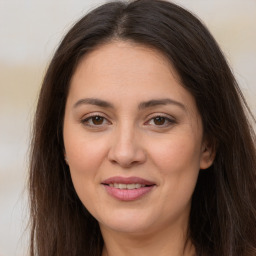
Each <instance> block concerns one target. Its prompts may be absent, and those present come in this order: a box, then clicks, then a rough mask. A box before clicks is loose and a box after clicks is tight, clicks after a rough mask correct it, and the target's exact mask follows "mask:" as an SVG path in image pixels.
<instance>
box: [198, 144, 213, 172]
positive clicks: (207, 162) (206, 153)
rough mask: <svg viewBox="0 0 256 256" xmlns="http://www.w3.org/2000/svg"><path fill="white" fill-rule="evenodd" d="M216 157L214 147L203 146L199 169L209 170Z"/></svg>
mask: <svg viewBox="0 0 256 256" xmlns="http://www.w3.org/2000/svg"><path fill="white" fill-rule="evenodd" d="M215 155H216V150H215V147H213V146H210V145H205V144H204V145H203V146H202V152H201V159H200V169H207V168H209V167H210V166H211V165H212V163H213V161H214V159H215Z"/></svg>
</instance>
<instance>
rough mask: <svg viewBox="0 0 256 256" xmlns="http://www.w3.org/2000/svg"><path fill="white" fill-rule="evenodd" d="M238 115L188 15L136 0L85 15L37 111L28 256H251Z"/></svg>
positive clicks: (226, 78)
mask: <svg viewBox="0 0 256 256" xmlns="http://www.w3.org/2000/svg"><path fill="white" fill-rule="evenodd" d="M245 111H247V112H248V107H247V105H246V102H245V100H244V98H243V96H242V94H241V92H240V90H239V87H238V85H237V83H236V81H235V79H234V77H233V75H232V73H231V71H230V69H229V67H228V65H227V63H226V61H225V59H224V57H223V55H222V53H221V51H220V49H219V47H218V45H217V44H216V42H215V40H214V39H213V38H212V36H211V35H210V33H209V32H208V31H207V29H206V28H205V27H204V26H203V25H202V24H201V22H200V21H199V20H198V19H196V18H195V17H194V16H193V15H192V14H190V13H189V12H188V11H186V10H184V9H182V8H181V7H178V6H177V5H174V4H172V3H169V2H165V1H152V0H137V1H133V2H131V3H124V2H111V3H108V4H105V5H102V6H101V7H99V8H97V9H95V10H93V11H92V12H91V13H89V14H87V15H86V16H85V17H83V18H82V19H81V20H80V21H79V22H77V23H76V24H75V25H74V27H73V28H72V29H71V30H70V31H69V32H68V34H67V35H66V36H65V38H64V39H63V41H62V42H61V44H60V46H59V48H58V49H57V51H56V53H55V55H54V57H53V59H52V61H51V63H50V66H49V68H48V71H47V73H46V76H45V79H44V82H43V85H42V89H41V93H40V97H39V101H38V107H37V112H36V118H35V125H34V137H33V141H32V151H31V166H30V183H29V185H30V198H31V200H30V204H31V225H32V232H31V250H30V255H43V256H45V255H79V256H80V255H103V256H106V255H108V256H112V255H179V256H180V255H185V256H187V255H200V256H209V255H218V256H227V255H230V256H231V255H232V256H238V255H239V256H249V255H250V256H252V255H256V226H255V225H256V204H255V198H256V194H255V193H256V190H255V170H256V152H255V134H254V132H253V129H252V128H251V127H250V125H249V122H248V120H247V117H246V113H245ZM249 112H250V111H249Z"/></svg>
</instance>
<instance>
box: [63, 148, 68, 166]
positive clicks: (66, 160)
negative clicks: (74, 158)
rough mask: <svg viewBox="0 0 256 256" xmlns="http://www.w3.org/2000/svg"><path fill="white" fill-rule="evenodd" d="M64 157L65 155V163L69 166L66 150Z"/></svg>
mask: <svg viewBox="0 0 256 256" xmlns="http://www.w3.org/2000/svg"><path fill="white" fill-rule="evenodd" d="M63 155H64V159H65V162H66V164H67V165H68V158H67V154H66V151H65V150H64V152H63Z"/></svg>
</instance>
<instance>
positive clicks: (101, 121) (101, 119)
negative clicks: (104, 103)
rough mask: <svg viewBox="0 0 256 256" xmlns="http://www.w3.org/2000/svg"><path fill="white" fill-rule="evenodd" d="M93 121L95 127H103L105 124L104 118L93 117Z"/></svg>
mask: <svg viewBox="0 0 256 256" xmlns="http://www.w3.org/2000/svg"><path fill="white" fill-rule="evenodd" d="M91 119H92V123H93V124H94V125H101V124H103V122H104V118H103V117H102V116H93V117H92V118H91Z"/></svg>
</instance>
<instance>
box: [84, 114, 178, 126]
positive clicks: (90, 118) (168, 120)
mask: <svg viewBox="0 0 256 256" xmlns="http://www.w3.org/2000/svg"><path fill="white" fill-rule="evenodd" d="M93 118H100V119H101V120H102V122H107V123H108V124H111V122H109V121H108V119H107V118H106V117H104V116H102V115H101V114H93V115H91V116H88V117H86V118H84V119H82V120H81V123H82V124H83V125H86V126H89V127H92V128H100V127H103V126H104V125H105V124H104V123H103V124H99V125H97V124H92V123H90V122H93ZM157 118H161V119H164V124H163V125H156V124H149V123H150V122H151V121H153V122H154V120H155V121H156V119H157ZM161 121H163V120H161ZM175 123H176V121H175V120H174V119H173V118H169V117H166V116H164V115H155V116H153V117H151V118H150V119H149V120H148V121H147V122H146V123H145V124H149V125H152V126H156V127H159V128H166V127H169V126H170V125H173V124H175Z"/></svg>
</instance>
